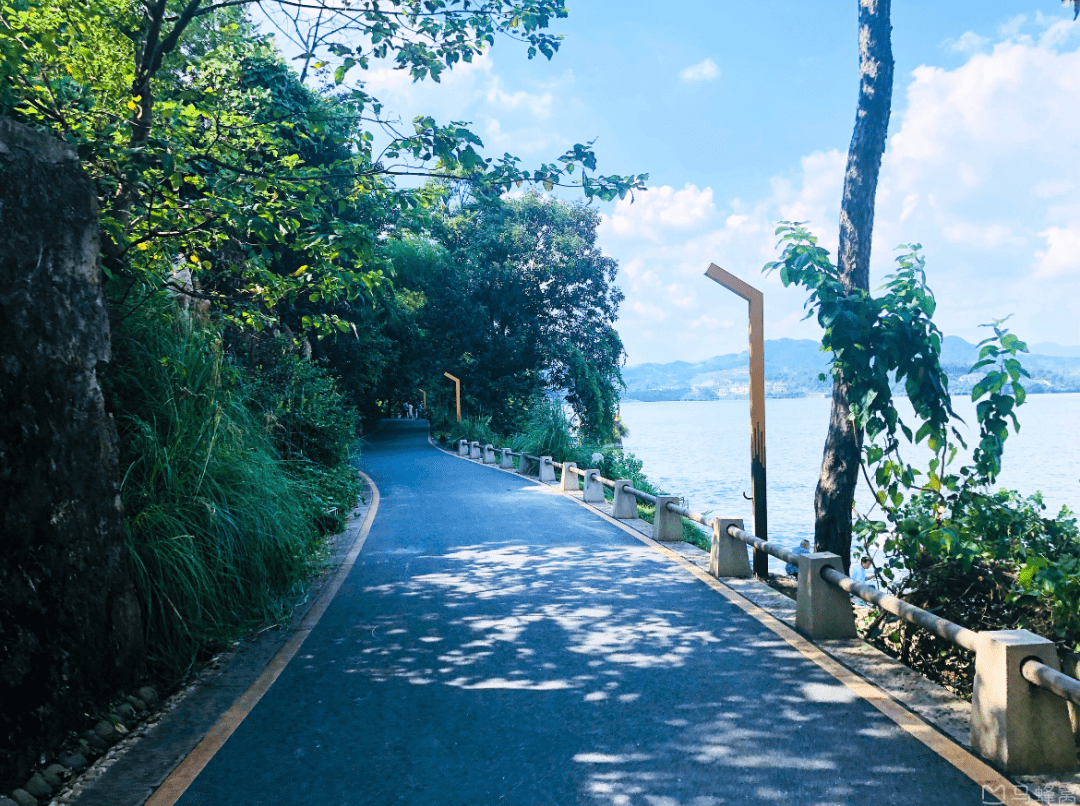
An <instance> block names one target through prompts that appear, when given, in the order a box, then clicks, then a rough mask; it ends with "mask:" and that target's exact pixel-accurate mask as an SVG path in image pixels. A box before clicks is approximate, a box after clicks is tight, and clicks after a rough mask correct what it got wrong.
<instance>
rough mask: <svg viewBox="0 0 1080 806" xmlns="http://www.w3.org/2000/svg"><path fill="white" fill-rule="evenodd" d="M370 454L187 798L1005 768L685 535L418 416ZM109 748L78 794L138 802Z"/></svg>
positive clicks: (560, 791) (819, 798) (866, 779)
mask: <svg viewBox="0 0 1080 806" xmlns="http://www.w3.org/2000/svg"><path fill="white" fill-rule="evenodd" d="M362 467H363V469H364V471H365V472H366V473H367V474H368V475H369V476H370V477H371V479H372V480H373V481H374V483H375V485H376V486H377V487H378V490H379V493H380V501H379V503H378V509H377V511H376V513H375V515H374V520H373V521H372V523H371V528H370V533H369V534H368V535H367V538H366V542H365V543H363V546H362V549H361V550H360V552H359V554H358V555H356V557H355V564H354V565H353V566H352V568H351V570H350V571H349V572H348V575H347V576H346V577H345V578H344V581H343V583H342V584H341V587H340V588H339V589H338V590H337V593H336V595H335V596H334V597H333V599H332V600H331V601H330V602H329V605H328V606H327V607H326V609H325V612H323V613H322V616H321V619H320V620H318V622H317V623H315V624H314V625H313V626H309V627H307V628H304V632H305V634H306V638H304V639H303V643H302V644H301V645H300V646H299V649H298V650H297V651H296V653H295V655H294V656H293V657H292V660H291V662H289V663H288V665H286V666H284V667H283V669H282V670H281V671H280V676H279V677H277V679H276V681H275V682H273V684H272V685H271V686H270V687H269V688H268V689H267V690H266V691H265V693H264V694H263V695H262V697H261V699H258V700H257V702H255V704H254V706H253V707H251V708H250V711H249V712H248V713H246V716H241V717H240V720H239V721H238V724H236V725H235V726H234V727H235V729H234V732H232V733H231V735H230V736H229V737H228V739H227V740H225V741H224V743H223V744H221V746H220V749H217V751H216V752H215V753H213V754H212V755H211V756H209V760H208V761H207V762H206V764H205V766H204V767H203V768H202V769H201V772H198V774H197V775H194V779H193V780H192V781H191V782H190V784H189V785H187V787H186V790H182V794H181V795H180V796H179V799H178V800H175V802H176V803H178V804H181V806H196V805H197V804H230V806H244V805H245V804H312V805H313V806H314V804H318V806H327V805H330V806H340V805H342V804H348V805H349V806H353V805H355V806H360V805H361V804H372V805H373V806H374V805H375V804H378V805H379V806H382V805H383V804H392V803H393V804H397V803H401V804H418V805H420V804H423V805H424V806H427V805H429V804H439V806H489V805H490V804H498V803H507V804H528V805H529V806H533V805H534V804H536V805H537V806H540V805H541V804H548V805H550V806H569V805H570V804H612V805H613V806H614V805H618V806H623V805H625V806H637V805H638V804H640V805H641V806H676V805H679V806H691V805H692V806H710V805H711V804H751V805H752V804H761V806H766V804H767V805H768V806H775V804H863V803H872V804H874V806H885V805H886V804H904V806H912V805H913V804H929V803H933V804H981V803H989V802H996V801H993V800H992V799H991V798H989V797H986V796H985V795H984V792H983V790H982V786H981V785H980V784H981V783H987V782H989V783H991V784H994V783H997V784H1001V783H1004V779H1002V778H1001V777H1000V776H996V774H994V773H992V771H989V770H988V768H987V767H986V766H985V765H983V764H981V762H978V761H977V760H976V759H974V758H973V757H971V756H970V755H969V754H967V752H966V751H965V750H964V749H963V748H962V747H961V746H960V745H959V744H958V743H956V742H954V741H953V739H951V738H949V737H948V736H947V734H946V733H945V732H939V731H938V730H936V729H934V728H932V727H930V726H929V725H927V723H925V722H923V721H921V720H920V719H919V718H918V717H916V716H915V715H914V714H913V713H912V710H910V709H906V708H904V707H903V706H901V705H900V704H898V702H897V701H896V699H893V695H892V694H889V695H886V694H885V692H883V691H882V688H880V687H877V686H874V685H871V684H870V683H868V682H866V680H865V679H864V678H862V677H858V676H857V675H856V674H855V673H853V672H852V671H851V670H850V669H858V663H859V661H858V657H857V656H858V655H859V652H852V653H851V657H852V658H853V659H854V660H853V662H852V663H851V664H849V667H848V668H845V666H842V665H841V663H839V662H837V660H835V658H837V657H839V655H837V654H836V653H835V652H833V650H830V652H833V654H831V655H826V653H825V652H824V651H823V650H822V649H821V648H819V647H816V646H814V645H812V644H810V643H809V642H806V641H804V640H802V639H801V638H799V637H798V636H797V635H796V634H795V633H794V632H793V631H792V630H791V629H790V628H789V627H787V626H784V625H783V623H782V621H781V620H779V618H778V617H774V616H770V615H768V613H766V611H765V610H763V609H762V608H763V607H765V606H766V604H768V602H765V601H764V600H765V599H769V596H770V595H771V596H775V597H779V598H780V599H784V598H785V597H783V596H781V595H780V594H777V593H776V592H775V591H768V588H766V587H765V586H764V585H760V584H759V583H753V582H750V581H744V582H739V583H735V584H733V585H724V584H721V583H719V582H717V581H715V580H711V578H708V577H707V576H706V575H705V574H704V573H703V572H702V571H701V569H700V567H699V566H700V565H701V563H702V560H703V558H704V556H705V555H704V554H703V553H701V552H698V554H697V556H696V557H693V556H691V555H692V552H696V551H697V550H696V549H691V548H690V547H688V546H682V545H678V546H675V547H673V548H667V547H660V546H659V545H658V544H655V543H653V542H652V541H651V540H649V539H648V538H645V537H643V536H641V535H638V534H635V533H634V532H633V529H632V528H629V529H628V528H627V527H626V526H624V525H620V524H617V523H615V522H613V521H611V520H610V518H608V517H607V516H606V515H604V514H603V513H602V511H601V512H598V511H597V510H596V509H593V508H589V507H586V506H584V505H583V504H581V503H580V496H578V500H577V501H575V500H574V498H573V496H572V495H568V494H563V493H560V492H558V491H557V490H556V489H554V488H552V487H548V486H546V485H540V484H538V483H537V482H535V481H533V480H529V479H526V478H523V477H520V476H517V475H514V474H512V473H508V472H503V471H499V470H497V469H495V468H493V467H484V466H480V465H478V464H476V463H474V462H469V461H466V460H462V459H459V458H458V457H456V456H453V455H450V454H448V453H446V452H444V451H441V450H438V449H436V448H434V447H432V446H431V445H430V444H429V442H428V439H427V425H426V423H424V422H422V421H410V420H390V421H385V422H384V424H383V426H382V428H381V429H380V430H379V431H378V432H377V433H376V434H375V435H373V436H372V437H371V438H370V444H369V445H368V446H367V447H366V448H365V451H364V456H363V461H362ZM600 509H601V510H602V509H603V508H602V507H601V508H600ZM673 549H674V550H673ZM688 558H689V559H688ZM739 589H744V590H743V592H744V593H747V594H751V593H752V594H753V595H756V596H758V597H759V599H761V597H764V598H763V599H762V603H761V604H760V605H758V604H754V603H752V602H751V601H750V599H749V598H747V597H746V596H744V595H742V594H740V593H739V592H737V590H739ZM763 591H768V593H767V594H766V593H763ZM770 601H771V600H770ZM773 603H774V604H775V602H773ZM849 643H851V642H849ZM851 645H852V646H854V645H855V644H854V643H851ZM833 649H836V647H834V648H833ZM841 649H842V648H841ZM875 663H878V660H877V659H871V660H869V661H867V662H866V664H865V665H868V666H873V665H874V664H875ZM237 679H239V678H237ZM234 685H235V683H234ZM231 693H232V695H233V697H234V698H235V697H236V696H238V695H239V694H241V693H242V692H238V691H236V689H235V688H234V689H232V690H231ZM241 699H243V697H241ZM931 700H933V697H931ZM924 705H925V707H926V708H932V707H947V706H946V705H943V704H942V703H933V702H930V703H929V704H924ZM916 710H917V709H916ZM188 721H190V717H188ZM234 721H236V720H234ZM181 724H184V723H183V722H182V723H181ZM156 730H158V731H160V732H161V735H160V736H158V735H156V734H155V733H153V732H152V733H150V734H149V735H148V736H147V737H146V738H145V739H143V743H144V744H145V745H147V749H146V750H145V751H144V753H152V752H153V751H154V749H155V748H161V747H166V746H168V745H169V734H170V731H169V727H168V724H167V721H163V722H162V725H161V727H159V728H158V729H156ZM201 730H202V732H204V733H205V732H206V731H207V730H208V728H206V727H205V726H204V727H202V728H201ZM210 732H211V733H213V730H210ZM188 749H190V748H188ZM170 752H171V753H172V754H173V755H180V756H181V757H182V754H178V753H177V750H176V748H175V746H174V747H173V748H172V750H171V751H170ZM184 752H185V753H186V752H187V750H185V751H184ZM132 755H133V756H136V755H137V753H133V754H132ZM158 755H159V756H160V755H162V753H161V752H159V753H158ZM165 755H169V754H168V753H165ZM176 760H179V758H177V759H176ZM132 763H133V764H137V762H134V761H133V762H132ZM174 765H175V761H174V762H173V763H172V764H170V765H168V767H167V768H166V769H164V772H160V771H159V772H158V773H156V777H155V775H154V774H153V773H145V774H144V779H146V780H144V781H143V782H142V783H141V784H140V786H141V787H142V791H143V792H144V793H145V795H144V799H145V796H148V795H149V794H150V793H151V791H153V789H155V788H157V787H158V786H160V785H161V784H162V782H163V781H164V780H165V777H166V776H167V775H168V773H169V770H171V769H172V766H174ZM119 767H120V765H119V764H117V765H116V767H114V768H113V769H111V770H109V772H108V773H107V774H105V775H102V776H101V777H100V778H99V779H98V781H97V782H96V783H97V786H95V787H93V789H94V790H96V794H94V793H88V794H91V795H93V797H91V798H86V799H79V800H76V801H75V802H76V803H83V802H85V803H86V804H88V806H89V804H92V803H93V804H96V803H108V802H110V800H107V799H103V797H107V793H108V791H109V790H112V791H113V793H114V794H115V795H116V797H114V798H113V799H112V800H111V802H112V803H114V804H120V803H125V804H126V803H129V802H132V801H130V800H129V799H126V798H120V797H119V794H120V791H121V790H122V789H124V784H125V780H126V779H125V778H124V777H121V775H119V774H118V773H117V768H119ZM159 769H160V765H159ZM182 769H183V765H181V769H180V770H178V771H177V773H176V774H174V776H173V779H170V780H174V779H175V778H176V775H177V774H179V772H180V771H181V770H182ZM110 774H112V775H110ZM110 779H111V780H110ZM149 779H153V780H149ZM165 784H166V785H165V786H162V787H161V790H162V792H164V791H165V790H166V789H168V788H169V781H165ZM181 789H182V788H181ZM178 791H180V790H178ZM161 794H162V793H161V792H159V795H158V797H159V798H160V797H161ZM139 802H141V801H139ZM1016 802H1019V801H1016Z"/></svg>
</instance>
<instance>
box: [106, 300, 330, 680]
mask: <svg viewBox="0 0 1080 806" xmlns="http://www.w3.org/2000/svg"><path fill="white" fill-rule="evenodd" d="M113 344H114V350H115V352H116V357H115V360H114V363H113V369H112V371H111V372H110V382H109V389H108V391H109V393H110V398H111V401H112V405H113V408H114V409H115V411H116V419H117V426H118V431H119V435H120V451H121V467H122V468H123V469H124V478H123V486H122V500H123V505H124V511H125V516H126V522H127V530H128V540H129V546H130V550H131V557H132V561H133V563H134V567H135V576H136V581H137V586H138V590H139V595H140V597H141V601H142V606H143V612H144V618H145V620H146V629H147V646H148V648H149V651H150V661H151V664H152V666H153V667H154V668H155V671H156V672H157V673H158V674H161V675H164V676H171V677H174V678H175V677H179V676H182V675H183V674H184V672H185V671H186V670H188V669H189V668H190V667H191V665H192V664H193V663H194V661H195V660H196V659H197V658H198V657H199V656H200V654H201V653H203V652H205V651H209V650H213V649H215V648H217V647H219V646H220V645H221V644H222V643H223V642H225V641H228V640H229V639H231V638H234V637H236V636H237V635H238V634H240V633H241V632H242V631H244V630H246V629H250V627H251V626H253V625H254V624H257V623H258V622H260V621H262V620H265V619H268V618H270V619H273V618H278V617H280V616H281V615H282V614H283V613H284V612H285V611H286V608H287V606H288V604H289V602H290V599H292V598H293V597H295V596H296V595H297V594H298V593H299V592H300V590H301V584H302V581H303V580H304V578H305V577H306V576H307V575H308V574H309V573H310V572H311V570H312V569H313V563H314V562H315V560H316V559H317V551H318V545H319V543H318V534H317V531H316V530H315V528H314V526H313V524H312V522H311V520H310V517H309V513H306V512H305V504H304V498H305V496H306V494H307V492H308V490H307V486H306V485H305V484H304V483H303V482H302V481H299V480H298V479H297V478H295V477H294V476H293V475H290V474H289V473H288V472H287V470H286V469H285V466H284V465H283V464H282V463H281V462H280V461H279V458H278V454H277V452H276V451H275V449H274V446H273V444H272V442H271V440H270V438H269V436H268V433H267V429H266V423H265V418H263V417H260V415H259V414H258V413H257V412H256V411H254V410H253V409H252V408H251V407H250V406H249V405H248V403H249V399H248V395H249V391H248V389H247V388H246V387H245V385H244V384H243V383H242V376H241V375H240V373H239V372H238V371H237V370H235V369H234V368H231V367H230V366H229V365H228V364H227V363H226V361H225V359H224V355H223V350H222V347H221V340H220V334H219V332H218V331H217V330H216V329H215V328H214V327H213V326H212V325H208V324H206V323H204V322H201V321H199V320H198V319H197V318H194V317H193V316H191V315H190V314H188V313H187V312H185V311H181V310H177V309H176V308H174V307H173V306H171V305H169V304H167V303H161V304H160V305H158V306H157V307H156V308H153V309H150V310H148V311H146V312H144V313H141V314H139V315H138V316H137V318H133V319H131V320H128V321H127V322H125V323H123V324H122V326H121V327H119V328H117V329H116V330H115V332H114V334H113Z"/></svg>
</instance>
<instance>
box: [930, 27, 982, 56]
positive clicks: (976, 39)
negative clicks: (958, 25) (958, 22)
mask: <svg viewBox="0 0 1080 806" xmlns="http://www.w3.org/2000/svg"><path fill="white" fill-rule="evenodd" d="M989 41H990V40H989V39H987V38H986V37H985V36H979V35H978V34H977V33H975V32H974V31H965V32H964V33H963V34H961V35H960V37H959V38H957V39H946V40H945V41H944V42H942V43H941V46H942V47H943V48H945V50H947V51H948V52H949V53H964V54H971V53H975V52H977V51H980V50H982V49H983V48H984V47H986V45H987V43H989Z"/></svg>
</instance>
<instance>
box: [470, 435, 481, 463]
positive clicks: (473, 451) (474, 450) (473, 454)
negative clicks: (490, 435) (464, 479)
mask: <svg viewBox="0 0 1080 806" xmlns="http://www.w3.org/2000/svg"><path fill="white" fill-rule="evenodd" d="M469 458H470V459H479V458H480V443H479V442H477V441H476V440H475V439H474V440H473V441H472V442H470V443H469Z"/></svg>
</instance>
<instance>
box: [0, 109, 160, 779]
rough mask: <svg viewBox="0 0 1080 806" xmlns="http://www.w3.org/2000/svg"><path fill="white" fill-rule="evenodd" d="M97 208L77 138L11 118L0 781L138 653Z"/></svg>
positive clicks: (1, 223) (7, 125) (0, 407)
mask: <svg viewBox="0 0 1080 806" xmlns="http://www.w3.org/2000/svg"><path fill="white" fill-rule="evenodd" d="M95 205H96V203H95V197H94V192H93V187H92V185H91V182H90V180H89V178H88V177H87V176H86V174H85V173H84V172H83V171H82V169H81V168H80V166H79V163H78V159H77V157H76V155H75V152H74V151H73V150H72V149H71V148H70V147H68V146H67V145H66V144H64V143H61V142H59V141H56V140H54V139H51V138H49V137H46V136H44V135H42V134H39V133H37V132H34V131H32V130H30V129H28V128H26V127H24V126H22V125H20V124H17V123H14V122H12V121H10V120H5V119H0V233H2V236H0V328H2V332H3V339H2V340H0V524H2V526H0V702H2V703H3V707H0V781H3V780H4V779H8V778H9V777H10V776H12V775H14V774H17V771H18V769H19V768H25V765H26V764H27V762H32V761H33V760H35V759H36V756H37V754H38V753H40V752H42V750H44V749H45V748H47V747H48V746H49V745H50V744H52V743H54V742H55V741H57V740H58V739H59V738H61V735H62V731H64V730H65V729H72V728H78V727H80V726H81V724H80V720H82V719H85V717H83V716H82V714H83V713H84V709H85V708H86V706H87V705H88V704H90V703H101V702H102V701H103V700H104V699H106V698H108V697H109V696H111V695H112V694H114V693H116V692H118V691H119V690H120V689H121V688H122V687H123V686H125V685H128V684H129V683H130V682H132V678H133V676H134V675H136V674H138V672H139V667H140V664H141V662H142V627H141V618H140V612H139V606H138V602H137V599H136V596H135V590H134V586H133V584H132V581H131V571H130V567H129V561H128V555H127V551H126V547H125V539H124V527H123V522H122V519H121V509H120V498H119V484H118V476H117V452H116V430H115V427H114V425H113V422H112V418H111V416H110V415H109V414H107V413H106V411H105V407H104V403H103V399H102V394H101V389H100V388H99V386H98V382H97V371H96V370H97V367H98V365H99V364H101V363H103V362H106V361H108V360H109V322H108V313H107V310H106V306H105V300H104V297H103V294H102V287H101V270H100V267H99V265H98V221H97V210H96V206H95Z"/></svg>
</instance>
